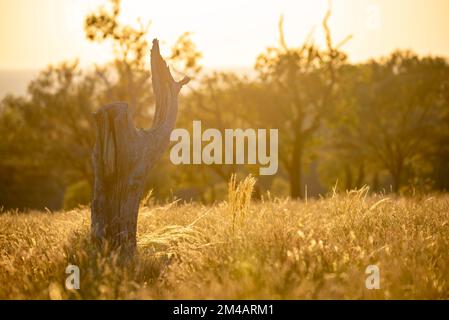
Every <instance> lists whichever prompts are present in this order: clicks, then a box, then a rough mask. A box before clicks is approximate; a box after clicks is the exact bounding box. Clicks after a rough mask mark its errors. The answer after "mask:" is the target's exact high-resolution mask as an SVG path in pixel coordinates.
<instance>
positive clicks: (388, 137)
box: [334, 51, 449, 192]
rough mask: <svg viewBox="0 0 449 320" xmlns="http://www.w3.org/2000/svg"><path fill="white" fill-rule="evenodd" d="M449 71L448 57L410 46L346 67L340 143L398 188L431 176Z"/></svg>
mask: <svg viewBox="0 0 449 320" xmlns="http://www.w3.org/2000/svg"><path fill="white" fill-rule="evenodd" d="M448 71H449V65H448V63H447V61H446V60H445V59H441V58H434V57H423V58H420V57H418V56H417V55H416V54H414V53H412V52H409V51H397V52H394V53H393V54H391V55H390V56H388V57H386V58H382V59H378V60H372V61H371V62H369V63H366V64H362V65H358V66H352V67H349V68H346V69H345V71H344V73H345V74H346V77H345V78H346V79H347V80H348V81H347V82H346V83H345V85H344V86H345V88H346V90H347V92H346V94H345V97H343V100H344V102H343V105H344V108H343V109H341V110H340V114H344V115H345V116H344V117H345V120H344V123H343V122H340V126H339V129H338V132H336V134H335V135H334V137H335V140H336V141H335V143H336V145H335V146H336V148H337V149H339V150H346V151H345V152H346V153H348V152H349V153H351V154H353V155H355V154H358V155H359V157H360V156H361V157H362V158H363V159H365V162H368V163H371V165H372V166H377V167H378V168H382V169H383V170H386V171H387V172H388V173H389V175H390V177H391V181H392V187H393V191H395V192H398V191H400V188H401V187H402V186H403V185H404V184H405V183H406V182H408V183H410V182H411V180H412V179H414V178H425V177H426V176H429V174H430V172H426V171H429V170H430V169H428V168H426V167H429V168H431V167H432V166H434V164H431V163H430V162H431V160H430V159H431V158H432V155H434V154H435V153H436V152H437V151H438V149H439V148H438V137H440V136H441V135H440V133H441V130H442V129H444V116H445V115H447V99H445V98H444V97H445V95H446V92H447V88H448V74H449V72H448ZM351 79H352V80H351Z"/></svg>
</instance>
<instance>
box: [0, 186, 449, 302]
mask: <svg viewBox="0 0 449 320" xmlns="http://www.w3.org/2000/svg"><path fill="white" fill-rule="evenodd" d="M245 183H246V184H245V185H241V188H242V189H241V190H240V191H239V192H240V193H239V192H237V191H236V190H237V189H238V187H239V186H238V185H236V184H235V183H232V182H231V186H230V195H229V199H230V202H229V203H226V202H225V203H221V204H218V205H215V206H212V207H205V206H201V205H197V204H184V205H179V204H177V203H173V204H169V205H167V206H162V207H157V206H150V207H146V206H144V207H143V208H142V209H141V212H140V218H139V226H138V228H139V230H138V234H139V252H138V256H137V257H136V259H135V260H134V261H127V262H124V261H121V260H120V258H119V257H118V256H117V255H116V254H114V253H111V252H103V253H101V252H97V251H96V250H95V249H94V248H93V247H92V246H91V245H90V243H89V240H88V239H89V236H88V234H89V210H88V209H87V208H84V209H79V210H75V211H70V212H63V213H54V214H52V213H48V212H33V213H29V214H16V213H3V214H2V215H0V283H1V285H0V299H37V298H43V299H47V298H52V299H60V298H63V299H68V298H70V299H73V298H76V299H89V298H90V299H117V298H118V299H171V298H222V299H262V298H263V299H265V298H267V299H304V298H324V299H327V298H337V299H371V298H374V299H396V298H405V299H418V298H419V299H448V298H449V197H448V196H435V197H422V198H418V197H416V198H408V199H406V198H395V199H388V198H385V197H381V196H367V195H366V190H361V191H358V192H351V193H348V194H344V195H334V196H332V197H329V198H327V199H322V200H310V199H309V201H308V203H307V204H306V203H303V202H295V201H289V200H279V199H275V200H274V201H269V202H264V203H253V204H250V203H249V200H248V199H249V198H248V197H247V194H248V192H249V194H251V190H250V189H251V188H252V182H251V181H249V180H248V181H246V182H245ZM232 190H233V191H232ZM242 190H246V191H245V192H246V195H242V194H241V193H242V192H244V191H242ZM232 192H236V193H232ZM232 199H234V200H232ZM236 199H240V200H236ZM236 201H241V202H240V203H236ZM68 264H76V265H78V266H79V267H80V270H81V289H80V290H78V291H69V290H66V289H65V288H64V283H65V278H66V276H67V275H66V274H65V268H66V266H67V265H68ZM370 264H376V265H378V266H379V267H380V271H381V289H380V290H367V289H366V288H365V279H366V277H367V275H365V269H366V267H367V266H368V265H370Z"/></svg>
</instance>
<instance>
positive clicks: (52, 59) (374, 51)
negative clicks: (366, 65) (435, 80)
mask: <svg viewBox="0 0 449 320" xmlns="http://www.w3.org/2000/svg"><path fill="white" fill-rule="evenodd" d="M102 3H106V1H105V0H90V1H88V0H0V44H1V49H0V69H40V68H42V67H45V66H46V65H47V64H49V63H57V62H59V61H62V60H66V59H73V58H76V57H79V58H80V61H81V64H82V65H84V66H86V65H89V64H91V63H94V62H98V63H101V62H105V61H106V60H107V59H110V57H111V48H110V46H108V45H107V44H102V45H96V44H90V43H88V42H87V41H86V40H85V38H84V32H83V19H84V17H85V15H86V14H87V13H88V12H89V11H91V10H93V9H95V8H96V7H97V6H98V5H99V4H102ZM327 3H328V1H327V0H254V1H249V0H246V1H245V0H226V1H219V0H217V1H211V0H176V1H175V0H163V1H160V0H159V1H149V0H123V14H122V20H123V21H126V22H132V21H134V20H135V19H136V18H137V17H141V18H142V20H143V21H149V20H151V21H152V26H151V28H150V34H149V38H153V37H158V38H159V39H161V40H162V41H163V42H162V49H163V50H164V49H165V50H168V48H169V46H170V45H171V44H172V43H173V42H174V41H175V39H176V38H177V36H179V35H180V34H181V33H182V32H184V31H191V32H193V33H194V35H193V39H194V41H195V42H196V44H197V45H198V47H199V49H200V50H201V51H202V52H203V54H204V59H203V64H204V65H206V66H207V67H251V66H253V64H254V61H255V58H256V56H257V55H258V53H260V52H261V51H262V50H264V48H266V47H267V46H270V45H273V44H276V43H277V38H278V34H277V24H278V20H279V16H280V15H281V14H284V17H285V30H286V39H287V42H288V43H289V44H300V43H301V42H302V41H303V40H304V39H305V37H306V35H307V34H308V33H309V32H310V31H311V29H312V28H313V27H314V26H316V27H318V28H317V31H318V30H319V27H320V23H321V19H322V17H323V15H324V13H325V11H326V8H327ZM333 11H334V14H333V16H332V19H331V26H332V28H333V32H334V35H335V36H334V38H335V41H338V40H341V39H343V38H344V37H345V36H346V35H349V34H352V35H353V36H354V38H353V39H352V40H351V42H349V43H348V44H347V45H346V46H345V47H344V48H345V50H346V51H347V52H348V53H349V56H350V58H351V60H353V61H360V60H364V59H366V58H368V57H373V56H379V55H384V54H388V53H389V52H391V51H392V50H393V49H395V48H410V49H413V50H415V51H417V52H418V53H421V54H428V53H431V54H438V55H445V56H449V36H448V34H449V0H334V1H333ZM315 36H316V38H317V39H320V38H321V33H320V32H315ZM317 42H319V41H317Z"/></svg>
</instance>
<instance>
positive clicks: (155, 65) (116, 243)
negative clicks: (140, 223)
mask: <svg viewBox="0 0 449 320" xmlns="http://www.w3.org/2000/svg"><path fill="white" fill-rule="evenodd" d="M151 71H152V81H153V90H154V95H155V98H156V111H155V116H154V122H153V126H152V128H150V129H148V130H143V129H136V128H135V127H134V124H133V122H132V118H131V114H130V112H129V110H128V105H127V104H126V103H122V102H117V103H112V104H109V105H106V106H103V107H102V108H101V109H100V110H99V111H98V112H97V113H96V114H95V120H96V121H95V122H96V130H97V138H96V143H95V147H94V151H93V167H94V179H95V181H94V197H93V201H92V210H91V213H92V222H91V234H92V238H93V239H94V241H96V242H100V243H103V242H107V243H108V244H109V245H110V246H112V247H120V248H121V249H123V250H125V251H127V252H134V250H135V247H136V229H137V215H138V210H139V203H140V199H141V196H142V193H143V189H144V184H145V180H146V177H147V173H148V171H149V170H150V168H151V167H152V166H153V165H154V164H155V163H156V162H157V161H158V160H159V158H160V157H161V156H162V154H163V152H164V151H165V149H166V148H167V147H168V144H169V140H170V133H171V131H172V130H173V128H174V126H175V122H176V115H177V112H178V95H179V91H180V90H181V87H182V86H183V85H184V84H186V83H187V82H188V81H189V79H188V78H187V77H186V78H184V79H183V80H182V81H180V82H176V81H174V79H173V77H172V76H171V73H170V71H169V69H168V67H167V65H166V63H165V61H164V60H163V59H162V57H161V55H160V52H159V43H158V41H157V40H153V47H152V49H151Z"/></svg>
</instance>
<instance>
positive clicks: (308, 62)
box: [256, 11, 347, 198]
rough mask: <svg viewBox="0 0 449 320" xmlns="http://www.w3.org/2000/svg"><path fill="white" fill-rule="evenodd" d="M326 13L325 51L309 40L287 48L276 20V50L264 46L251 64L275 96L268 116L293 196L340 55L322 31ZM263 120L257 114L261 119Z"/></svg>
mask: <svg viewBox="0 0 449 320" xmlns="http://www.w3.org/2000/svg"><path fill="white" fill-rule="evenodd" d="M329 17H330V11H329V12H328V13H327V14H326V16H325V18H324V20H323V28H324V31H325V34H326V46H327V47H326V49H325V50H320V49H319V48H318V47H317V46H316V45H315V44H314V43H313V42H312V41H311V40H310V39H308V40H306V42H305V43H304V44H303V45H302V46H301V47H299V48H296V47H288V46H287V44H286V41H285V39H284V32H283V19H282V18H281V20H280V22H279V34H280V41H279V47H276V48H268V49H267V51H266V52H265V53H263V54H261V55H260V56H259V57H258V59H257V62H256V69H257V70H258V71H259V74H260V76H261V79H262V80H263V81H265V82H267V83H268V84H269V85H270V87H271V88H272V89H271V90H272V91H274V94H275V95H276V97H277V99H276V103H275V105H273V106H272V109H273V110H275V112H272V113H266V114H265V115H267V114H269V115H270V119H271V123H272V124H274V121H276V125H278V126H279V128H280V130H281V133H280V137H281V140H280V142H279V150H280V153H279V158H280V161H281V164H282V165H283V166H284V168H285V169H286V171H287V172H288V176H289V182H290V193H291V196H292V197H293V198H300V197H301V196H302V195H303V188H302V183H301V179H302V174H303V172H302V168H303V165H304V164H303V162H304V155H305V151H306V150H307V148H309V147H310V146H311V144H313V142H314V140H315V138H316V133H317V131H318V130H319V128H320V125H321V123H322V121H323V118H324V117H325V115H326V114H327V113H328V111H329V110H330V109H331V104H332V98H333V94H334V91H335V89H336V85H337V76H338V71H339V68H340V67H341V66H342V65H343V64H344V63H345V61H346V55H345V54H343V53H342V52H340V51H339V48H340V46H341V45H342V44H343V43H344V42H346V40H347V39H345V41H343V42H341V43H340V44H339V45H337V46H334V45H333V42H332V37H331V33H330V30H329V27H328V20H329ZM262 116H263V115H262Z"/></svg>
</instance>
